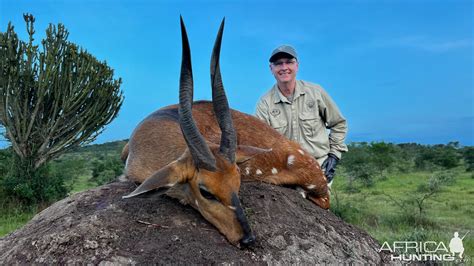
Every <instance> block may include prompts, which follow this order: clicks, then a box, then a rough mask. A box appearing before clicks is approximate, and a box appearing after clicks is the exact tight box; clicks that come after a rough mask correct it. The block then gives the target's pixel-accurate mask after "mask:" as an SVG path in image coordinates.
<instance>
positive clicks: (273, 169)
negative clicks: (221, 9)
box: [122, 17, 329, 245]
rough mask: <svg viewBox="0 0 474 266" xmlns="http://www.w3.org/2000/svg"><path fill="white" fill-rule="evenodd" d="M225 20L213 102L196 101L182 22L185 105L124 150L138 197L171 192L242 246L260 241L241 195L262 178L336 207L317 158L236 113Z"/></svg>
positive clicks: (143, 127)
mask: <svg viewBox="0 0 474 266" xmlns="http://www.w3.org/2000/svg"><path fill="white" fill-rule="evenodd" d="M224 22H225V19H223V20H222V23H221V25H220V28H219V31H218V34H217V38H216V41H215V44H214V48H213V51H212V56H211V87H212V102H209V101H196V102H193V77H192V67H191V53H190V47H189V42H188V37H187V33H186V28H185V25H184V22H183V19H182V17H181V18H180V24H181V36H182V62H181V74H180V86H179V104H177V105H170V106H166V107H163V108H161V109H159V110H157V111H155V112H153V113H152V114H150V115H149V116H148V117H146V118H145V119H144V120H143V121H142V122H141V123H140V124H139V125H138V126H137V127H136V129H135V130H134V132H133V133H132V135H131V137H130V140H129V142H128V143H127V144H126V145H125V147H124V149H123V151H122V159H123V160H124V161H125V171H124V173H125V175H126V177H127V178H128V179H129V180H131V181H134V182H136V183H141V184H140V185H139V186H138V187H137V188H136V189H135V190H134V191H133V192H132V193H130V194H129V195H127V196H124V198H130V197H134V196H137V195H140V194H142V193H146V192H148V191H152V190H156V189H163V190H165V191H166V194H167V195H169V196H171V197H174V198H177V199H178V200H180V201H181V202H182V203H183V204H189V205H191V206H192V207H193V208H194V209H196V210H197V211H199V212H200V213H201V215H202V216H203V217H204V218H205V219H206V220H208V221H209V222H210V223H211V224H213V225H214V226H215V227H216V228H217V229H218V230H219V231H220V232H221V233H222V234H223V235H224V236H225V237H226V238H227V240H228V241H229V242H230V243H231V244H234V245H239V244H242V245H251V244H254V243H255V235H254V233H253V232H252V229H251V228H250V226H249V223H248V220H247V218H246V216H245V213H244V211H243V209H242V206H241V204H240V199H239V197H238V193H239V189H240V184H241V181H251V180H260V181H263V182H268V183H272V184H276V185H290V186H295V187H297V188H299V189H300V193H301V194H302V196H303V197H304V198H307V199H309V200H311V201H312V202H313V203H315V204H316V205H318V206H320V207H321V208H323V209H328V208H329V194H328V187H327V180H326V178H325V176H324V174H323V172H322V171H321V168H320V166H319V164H318V162H317V161H316V159H314V158H313V157H312V156H311V155H310V154H309V153H307V152H306V151H304V150H303V148H302V147H301V146H300V145H299V144H298V143H296V142H293V141H290V140H288V139H287V138H286V137H284V136H283V135H281V134H280V133H278V132H277V131H276V130H274V129H273V128H271V127H270V126H268V125H267V124H265V123H264V122H263V121H261V120H259V119H258V118H256V117H253V116H251V115H248V114H245V113H241V112H239V111H236V110H232V109H230V108H229V104H228V101H227V97H226V94H225V90H224V86H223V83H222V78H221V73H220V66H219V56H220V47H221V42H222V34H223V30H224Z"/></svg>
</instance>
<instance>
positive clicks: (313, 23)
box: [0, 0, 474, 148]
mask: <svg viewBox="0 0 474 266" xmlns="http://www.w3.org/2000/svg"><path fill="white" fill-rule="evenodd" d="M428 2H429V3H427V1H370V0H367V1H364V0H363V1H357V0H353V1H349V0H345V1H314V2H309V1H295V2H294V3H292V4H290V7H291V8H287V9H290V10H289V11H288V10H287V9H284V11H282V6H284V5H287V3H286V2H283V1H271V2H270V1H261V2H258V3H253V2H249V1H223V2H218V1H192V2H191V1H177V2H171V1H146V0H142V1H128V0H127V1H125V0H122V1H110V0H105V1H95V0H88V1H67V0H60V1H46V0H40V1H34V2H31V1H25V0H19V1H17V0H0V31H1V32H4V31H5V30H6V28H7V25H8V22H9V21H11V22H12V24H13V25H14V26H15V31H16V33H17V34H18V36H19V38H20V39H22V40H26V36H27V34H26V30H25V23H24V21H23V13H32V14H33V15H34V16H35V18H36V23H35V29H36V34H35V40H36V41H35V42H36V44H39V43H40V40H41V39H43V38H44V36H45V30H46V28H47V25H48V24H49V23H53V24H58V23H62V24H64V25H65V27H66V28H67V29H68V31H69V38H68V40H69V41H71V42H74V43H76V44H77V45H79V46H81V47H82V48H84V49H86V50H87V51H88V52H89V53H91V54H92V55H94V56H95V57H96V58H97V59H98V60H100V61H107V64H108V65H109V66H110V67H111V68H112V69H114V73H115V78H118V77H121V78H122V80H123V83H122V86H121V90H122V91H123V93H124V96H125V100H124V104H123V106H122V108H121V110H120V112H119V116H118V117H117V118H116V119H115V120H114V121H113V122H112V123H111V124H110V125H108V126H107V128H106V130H105V131H104V132H103V133H102V134H101V135H100V136H99V137H98V138H97V140H96V141H95V142H94V143H92V144H101V143H106V142H112V141H118V140H124V139H128V138H129V137H130V135H131V133H132V131H133V130H134V128H135V127H136V126H137V125H138V123H139V122H140V121H141V120H143V119H144V118H145V117H146V116H148V114H150V113H151V112H153V111H155V110H157V109H159V108H161V107H164V106H167V105H170V104H174V103H176V102H177V101H178V82H179V70H180V63H181V37H180V29H179V16H180V15H182V16H183V18H184V21H185V23H186V28H187V32H188V36H189V42H190V45H191V54H192V63H193V76H194V89H195V90H194V91H195V92H194V97H195V100H209V99H210V98H211V89H210V76H209V74H210V73H209V61H210V54H211V50H212V47H213V43H214V40H215V35H216V34H217V30H218V27H219V24H220V22H221V20H222V18H223V17H225V18H226V25H225V30H224V36H223V42H222V52H221V56H220V66H221V72H222V77H223V83H224V86H225V88H226V93H227V96H228V99H229V105H230V106H231V107H232V108H233V109H236V110H239V111H242V112H245V113H248V114H254V112H255V105H256V103H257V101H258V99H259V98H260V97H261V96H263V94H264V93H266V92H267V91H268V90H269V89H270V88H271V87H272V86H273V84H274V83H275V80H274V78H273V76H272V75H271V73H270V70H269V66H268V57H269V55H270V53H271V51H272V50H273V49H274V48H275V47H276V46H278V45H280V44H291V45H293V46H294V47H295V48H296V50H297V51H298V54H299V58H298V59H299V62H300V70H299V73H298V76H297V78H298V79H302V80H306V81H309V82H312V83H317V84H320V85H321V86H322V87H323V88H324V89H325V90H326V91H327V92H328V93H329V95H330V96H331V97H332V98H333V99H334V101H335V102H336V103H337V105H338V107H339V108H340V109H341V111H342V113H343V115H344V116H345V117H346V119H347V121H348V126H349V132H348V136H347V140H346V143H351V142H368V143H370V142H382V141H383V142H387V143H394V144H401V143H418V144H424V145H435V144H447V143H449V142H452V141H458V142H459V143H460V144H461V145H462V146H473V145H474V75H473V73H474V45H473V43H474V37H473V34H474V23H473V22H474V16H473V12H474V11H473V10H474V3H473V2H472V1H449V2H443V1H432V2H430V1H428ZM6 145H7V142H6V141H3V140H0V148H2V147H6Z"/></svg>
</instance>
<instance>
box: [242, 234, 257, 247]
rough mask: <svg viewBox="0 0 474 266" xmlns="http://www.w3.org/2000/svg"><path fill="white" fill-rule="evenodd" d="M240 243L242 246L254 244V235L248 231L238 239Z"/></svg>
mask: <svg viewBox="0 0 474 266" xmlns="http://www.w3.org/2000/svg"><path fill="white" fill-rule="evenodd" d="M240 244H242V245H244V246H251V245H254V244H255V236H254V235H253V234H252V233H250V234H248V235H246V236H244V238H242V239H241V240H240Z"/></svg>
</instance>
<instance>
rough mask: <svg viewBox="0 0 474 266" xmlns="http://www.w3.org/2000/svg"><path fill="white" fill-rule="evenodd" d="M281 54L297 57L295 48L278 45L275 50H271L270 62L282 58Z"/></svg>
mask: <svg viewBox="0 0 474 266" xmlns="http://www.w3.org/2000/svg"><path fill="white" fill-rule="evenodd" d="M283 54H286V55H290V56H291V57H293V58H296V59H298V54H297V53H296V50H295V48H293V46H291V45H286V44H284V45H280V46H278V47H277V48H275V50H273V52H272V55H271V56H270V60H269V61H270V63H273V62H275V61H276V60H278V59H280V58H282V56H284V55H283Z"/></svg>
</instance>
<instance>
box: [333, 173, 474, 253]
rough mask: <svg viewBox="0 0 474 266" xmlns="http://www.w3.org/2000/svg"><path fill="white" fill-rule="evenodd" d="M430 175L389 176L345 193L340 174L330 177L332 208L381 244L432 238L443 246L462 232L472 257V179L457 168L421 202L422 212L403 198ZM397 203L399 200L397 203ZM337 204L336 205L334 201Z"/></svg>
mask: <svg viewBox="0 0 474 266" xmlns="http://www.w3.org/2000/svg"><path fill="white" fill-rule="evenodd" d="M431 175H432V173H428V172H416V173H407V174H392V175H389V176H388V178H386V179H385V180H379V181H376V182H375V184H374V186H372V187H369V188H366V187H362V186H358V187H357V188H358V190H359V192H357V193H348V192H346V187H347V182H346V178H344V177H343V176H339V177H337V179H336V180H335V183H334V186H333V191H334V192H335V193H336V195H337V199H338V202H337V201H336V200H335V198H334V199H333V202H332V208H331V209H332V210H333V212H336V213H338V214H339V215H340V216H342V217H343V219H345V220H346V221H348V222H350V223H353V224H355V225H357V226H358V227H360V228H362V229H364V230H366V231H367V232H368V233H369V234H370V235H372V236H373V237H374V238H376V239H377V240H379V241H380V242H381V243H383V242H384V241H388V242H389V243H392V242H393V241H403V240H413V241H437V242H440V241H442V242H444V243H445V244H446V245H447V244H448V243H449V241H450V240H451V238H452V237H453V233H454V232H459V234H460V236H463V235H464V234H465V233H466V232H467V231H470V233H469V234H468V235H467V236H466V238H465V239H464V240H463V244H464V249H465V254H466V255H468V256H470V257H471V258H473V257H474V209H473V203H474V178H472V173H468V172H464V171H463V170H462V169H457V170H456V171H455V175H454V176H455V178H454V182H453V183H452V184H449V185H445V186H443V187H442V188H441V190H440V191H439V192H438V193H436V194H435V195H434V196H433V197H431V198H429V199H427V200H425V203H424V211H423V212H424V214H423V215H421V216H420V215H419V211H418V209H417V207H416V206H415V205H410V204H407V203H405V205H404V206H403V207H402V206H399V205H403V201H404V200H407V199H410V198H413V197H416V196H420V194H422V192H419V191H417V188H418V187H419V186H420V185H422V184H426V183H427V182H428V180H429V178H430V176H431ZM397 202H398V203H397ZM338 204H339V205H338Z"/></svg>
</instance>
